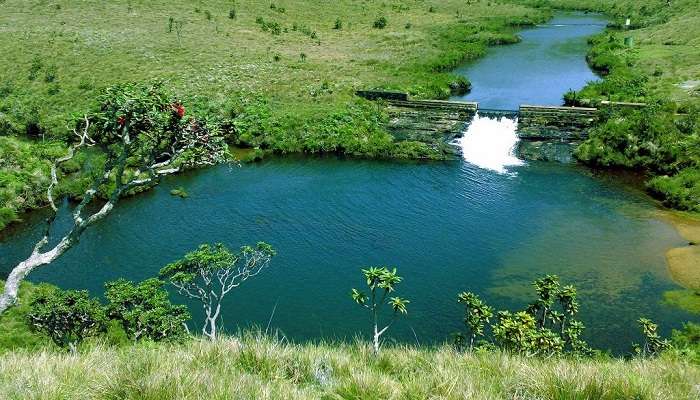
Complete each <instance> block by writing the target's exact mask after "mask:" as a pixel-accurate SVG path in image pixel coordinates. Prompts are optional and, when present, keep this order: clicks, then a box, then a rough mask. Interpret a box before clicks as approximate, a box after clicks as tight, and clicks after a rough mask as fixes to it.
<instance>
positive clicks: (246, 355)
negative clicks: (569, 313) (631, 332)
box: [0, 335, 700, 400]
mask: <svg viewBox="0 0 700 400" xmlns="http://www.w3.org/2000/svg"><path fill="white" fill-rule="evenodd" d="M699 379H700V368H698V366H697V365H693V364H688V363H685V362H683V361H679V360H675V359H673V358H670V357H666V358H661V359H651V360H631V361H625V360H618V359H600V360H595V359H584V360H577V359H549V360H543V359H537V358H524V357H521V356H517V355H509V354H506V353H501V352H485V353H476V354H458V353H455V352H454V351H453V350H451V349H450V348H449V347H442V348H435V349H427V348H413V347H389V348H386V349H384V350H383V352H382V353H381V355H380V356H378V357H375V356H374V355H373V354H372V352H371V349H370V347H369V346H368V345H365V344H356V345H336V344H332V345H331V344H305V345H294V344H283V343H280V342H277V341H273V340H271V339H265V338H260V337H257V336H253V335H248V336H246V337H244V338H243V339H242V340H241V341H239V340H236V339H223V340H220V341H218V342H206V341H195V342H191V343H188V344H185V345H178V344H160V345H138V346H126V347H120V348H113V347H106V346H100V345H97V346H94V347H92V348H89V349H83V350H82V351H81V352H80V353H79V354H73V355H72V354H67V353H58V352H53V351H42V352H34V353H27V352H15V353H6V354H3V355H1V356H0V393H2V396H3V398H7V399H27V398H42V399H64V398H82V399H105V398H121V399H123V398H138V399H174V398H177V399H203V398H213V399H239V398H240V399H251V398H254V399H426V398H439V399H465V398H478V399H665V400H668V399H691V398H696V397H694V396H697V391H696V390H697V389H696V388H695V387H694V385H695V383H696V382H698V380H699Z"/></svg>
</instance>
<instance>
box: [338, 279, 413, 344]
mask: <svg viewBox="0 0 700 400" xmlns="http://www.w3.org/2000/svg"><path fill="white" fill-rule="evenodd" d="M362 273H363V274H364V275H365V278H366V280H367V287H368V288H369V290H370V294H369V296H367V295H366V294H364V293H363V292H360V291H359V290H357V289H352V292H351V294H350V295H351V296H352V299H353V300H355V302H356V303H357V304H359V305H361V306H362V307H364V308H366V309H368V310H370V312H371V313H372V325H373V328H374V331H373V337H372V344H373V348H374V353H375V354H377V353H379V348H380V346H381V336H382V335H383V334H384V333H385V332H386V331H387V329H389V327H390V326H391V325H393V323H394V322H395V321H396V319H397V318H398V317H399V316H400V315H401V314H406V312H407V310H406V306H407V305H408V303H409V301H408V300H406V299H402V298H401V297H390V298H389V299H388V301H387V297H388V296H389V294H390V293H392V292H393V291H394V290H395V289H396V285H398V284H399V283H400V282H401V280H402V278H401V277H400V276H398V274H397V273H396V268H394V269H393V270H390V269H389V268H387V267H370V268H368V269H363V270H362ZM385 301H386V303H385ZM384 304H388V305H389V306H390V307H391V309H392V310H393V314H392V318H391V320H390V321H389V323H388V324H387V325H385V326H384V327H383V328H381V329H379V311H380V308H381V307H382V306H383V305H384Z"/></svg>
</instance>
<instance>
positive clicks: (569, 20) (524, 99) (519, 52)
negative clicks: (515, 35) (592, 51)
mask: <svg viewBox="0 0 700 400" xmlns="http://www.w3.org/2000/svg"><path fill="white" fill-rule="evenodd" d="M606 22H607V20H605V19H604V18H603V17H601V16H597V15H586V14H560V15H558V16H557V17H555V18H554V19H553V20H551V21H550V22H548V23H547V24H545V25H541V26H538V27H534V28H530V29H525V30H523V31H521V32H520V33H519V35H520V37H521V38H522V41H521V42H520V43H517V44H513V45H508V46H499V47H494V48H492V49H489V53H488V56H486V57H484V58H481V59H479V60H477V61H475V62H473V63H469V64H466V65H464V66H463V67H461V68H458V69H457V71H456V72H457V73H458V74H463V75H465V76H467V77H468V78H469V79H470V80H471V82H472V85H473V87H472V91H471V92H470V93H468V94H467V95H465V96H457V97H454V98H453V100H469V101H477V102H479V107H480V108H488V109H496V110H517V109H518V106H519V105H521V104H534V105H559V104H562V96H563V95H564V93H565V92H566V91H567V90H569V89H574V90H578V89H580V88H582V87H583V86H584V85H585V84H586V83H587V82H589V81H593V80H597V79H598V77H597V76H596V75H595V74H594V73H593V72H592V71H591V70H590V68H588V65H587V64H586V59H585V57H584V55H585V54H586V51H587V46H588V44H587V39H586V38H587V37H589V36H590V35H593V34H595V33H598V32H600V31H601V30H602V29H603V26H604V25H605V23H606Z"/></svg>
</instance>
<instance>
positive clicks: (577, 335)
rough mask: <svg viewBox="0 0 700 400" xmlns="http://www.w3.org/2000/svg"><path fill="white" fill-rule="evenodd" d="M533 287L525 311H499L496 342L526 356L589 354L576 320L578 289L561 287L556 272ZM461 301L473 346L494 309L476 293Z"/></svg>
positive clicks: (459, 338)
mask: <svg viewBox="0 0 700 400" xmlns="http://www.w3.org/2000/svg"><path fill="white" fill-rule="evenodd" d="M533 286H534V288H535V291H536V292H537V300H536V301H535V302H533V303H532V304H530V305H529V306H528V307H527V309H526V310H525V311H518V312H510V311H499V312H497V313H496V317H497V318H496V321H495V322H494V323H493V324H492V325H491V331H492V333H493V338H494V340H495V344H496V345H497V346H498V347H500V348H502V349H504V350H508V351H511V352H517V353H522V354H526V355H539V356H552V355H557V354H561V353H564V352H571V353H573V354H576V355H586V354H590V352H591V350H590V349H589V348H588V346H587V345H586V343H585V342H584V341H583V340H582V339H581V334H582V333H583V329H584V325H583V323H582V322H580V321H577V320H576V319H575V317H576V314H577V313H578V308H579V304H578V300H577V294H576V288H575V287H573V286H571V285H566V286H561V284H560V283H559V278H558V277H557V276H556V275H547V276H545V277H543V278H541V279H537V280H536V281H535V282H534V283H533ZM458 301H459V302H460V303H462V304H464V305H465V319H464V322H465V324H466V325H467V327H468V328H469V330H470V332H471V336H470V340H469V346H470V348H471V347H472V345H473V343H474V339H475V338H476V337H477V336H481V337H484V336H485V327H486V325H487V324H488V323H489V320H490V318H491V317H492V316H493V310H492V309H491V308H490V307H489V306H487V305H486V304H484V303H483V302H482V301H481V299H479V297H478V296H476V295H475V294H473V293H469V292H463V293H461V294H459V296H458ZM465 341H466V340H465V337H464V336H463V335H461V334H460V335H459V336H457V344H458V345H462V344H464V342H465Z"/></svg>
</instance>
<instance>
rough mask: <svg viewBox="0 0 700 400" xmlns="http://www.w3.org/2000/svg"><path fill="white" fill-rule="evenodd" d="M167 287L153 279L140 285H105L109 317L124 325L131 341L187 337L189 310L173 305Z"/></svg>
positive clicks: (128, 283)
mask: <svg viewBox="0 0 700 400" xmlns="http://www.w3.org/2000/svg"><path fill="white" fill-rule="evenodd" d="M164 284H165V282H163V281H161V280H159V279H156V278H151V279H147V280H145V281H143V282H140V283H134V282H130V281H127V280H125V279H119V280H117V281H114V282H108V283H107V284H106V285H105V289H106V291H105V297H106V298H107V301H108V302H109V303H108V305H107V314H108V315H109V317H110V318H112V319H114V320H116V321H119V322H120V323H121V325H122V327H123V328H124V331H125V332H126V335H127V337H129V339H132V340H140V339H150V340H154V341H161V340H166V339H181V338H183V337H185V336H186V335H187V332H188V329H187V325H186V323H187V320H189V319H190V314H189V312H188V311H187V307H185V306H183V305H173V304H172V303H171V302H170V299H169V295H168V292H167V291H166V290H165V289H163V285H164Z"/></svg>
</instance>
